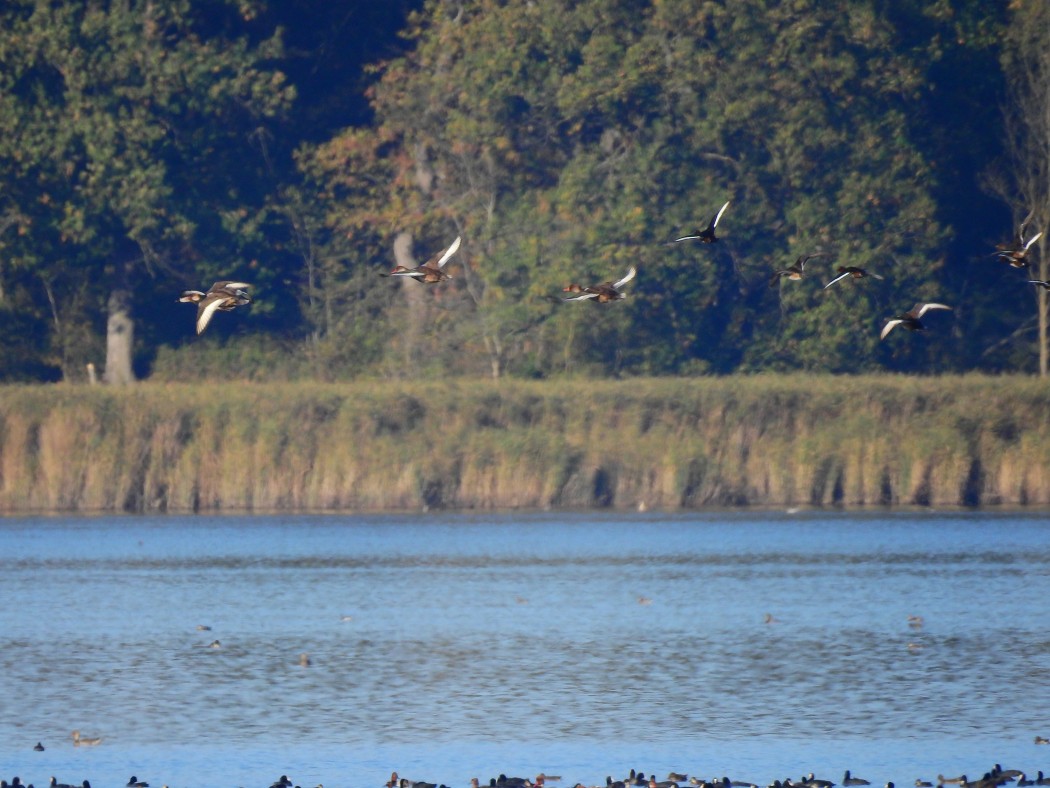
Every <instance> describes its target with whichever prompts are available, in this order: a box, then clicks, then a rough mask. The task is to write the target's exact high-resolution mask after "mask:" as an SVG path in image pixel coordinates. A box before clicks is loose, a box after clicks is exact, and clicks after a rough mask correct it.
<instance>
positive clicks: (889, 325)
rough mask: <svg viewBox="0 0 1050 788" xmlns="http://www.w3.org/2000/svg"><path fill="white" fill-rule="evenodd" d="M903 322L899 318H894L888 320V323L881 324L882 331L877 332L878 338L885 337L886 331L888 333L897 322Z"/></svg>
mask: <svg viewBox="0 0 1050 788" xmlns="http://www.w3.org/2000/svg"><path fill="white" fill-rule="evenodd" d="M903 322H904V321H903V320H900V319H899V318H898V319H894V320H890V321H889V322H888V323H886V325H885V326H883V328H882V333H881V334H879V339H885V338H886V335H887V334H888V333H890V332H891V331H892V330H893V329H894V328H896V327H897V326H898V325H899V324H901V323H903Z"/></svg>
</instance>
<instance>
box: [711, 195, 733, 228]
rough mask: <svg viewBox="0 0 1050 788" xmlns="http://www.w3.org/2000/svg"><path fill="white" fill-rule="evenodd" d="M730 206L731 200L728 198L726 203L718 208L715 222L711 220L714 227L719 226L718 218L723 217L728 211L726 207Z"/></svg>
mask: <svg viewBox="0 0 1050 788" xmlns="http://www.w3.org/2000/svg"><path fill="white" fill-rule="evenodd" d="M728 207H729V200H726V204H725V205H723V206H722V207H721V208H720V209H719V210H718V214H717V215H716V216H715V220H714V221H713V222H711V226H712V227H718V220H719V219H721V218H722V214H723V213H725V212H726V208H728Z"/></svg>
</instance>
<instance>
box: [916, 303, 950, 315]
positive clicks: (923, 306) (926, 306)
mask: <svg viewBox="0 0 1050 788" xmlns="http://www.w3.org/2000/svg"><path fill="white" fill-rule="evenodd" d="M916 307H917V308H918V311H917V312H916V313H915V317H922V316H923V315H925V314H926V313H927V312H929V311H930V310H931V309H951V307H950V306H945V305H944V304H921V305H920V304H916Z"/></svg>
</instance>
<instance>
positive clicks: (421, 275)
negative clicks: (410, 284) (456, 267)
mask: <svg viewBox="0 0 1050 788" xmlns="http://www.w3.org/2000/svg"><path fill="white" fill-rule="evenodd" d="M460 240H462V239H461V238H460V236H456V240H455V241H453V242H452V245H451V246H450V247H449V248H448V249H446V250H445V251H444V252H442V253H441V254H439V255H437V254H436V255H434V256H433V257H431V258H430V259H429V260H427V261H426V262H425V263H423V265H421V266H419V267H418V268H406V267H405V266H403V265H398V266H395V267H394V269H393V270H391V271H388V272H386V273H382V274H380V276H407V277H409V278H411V279H415V280H416V281H417V282H422V283H423V284H427V285H432V284H436V283H437V282H444V281H446V280H448V279H451V278H452V276H451V275H450V274H446V273H445V271H444V270H443V269H444V267H445V263H447V262H448V260H449V258H450V257H452V255H454V254H455V253H456V251H457V250H458V249H459V243H460Z"/></svg>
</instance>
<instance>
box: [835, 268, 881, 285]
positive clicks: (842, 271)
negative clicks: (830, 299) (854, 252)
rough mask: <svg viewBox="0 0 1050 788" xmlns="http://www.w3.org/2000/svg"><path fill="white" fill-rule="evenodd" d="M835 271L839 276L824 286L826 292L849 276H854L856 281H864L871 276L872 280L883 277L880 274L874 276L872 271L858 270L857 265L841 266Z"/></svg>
mask: <svg viewBox="0 0 1050 788" xmlns="http://www.w3.org/2000/svg"><path fill="white" fill-rule="evenodd" d="M835 270H836V271H837V272H838V276H836V277H835V278H834V279H832V280H831V281H830V282H828V283H827V284H826V285H824V289H825V290H827V289H828V288H829V287H831V286H832V285H833V284H835V283H836V282H837V281H839V280H840V279H845V278H846V277H847V276H852V277H853V278H854V279H863V278H865V277H867V276H870V277H871V278H872V279H882V277H881V276H879V275H878V274H873V273H871V272H870V271H866V270H864V269H863V268H857V267H856V266H855V265H840V266H839V267H838V268H837V269H835Z"/></svg>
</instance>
